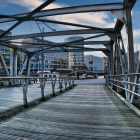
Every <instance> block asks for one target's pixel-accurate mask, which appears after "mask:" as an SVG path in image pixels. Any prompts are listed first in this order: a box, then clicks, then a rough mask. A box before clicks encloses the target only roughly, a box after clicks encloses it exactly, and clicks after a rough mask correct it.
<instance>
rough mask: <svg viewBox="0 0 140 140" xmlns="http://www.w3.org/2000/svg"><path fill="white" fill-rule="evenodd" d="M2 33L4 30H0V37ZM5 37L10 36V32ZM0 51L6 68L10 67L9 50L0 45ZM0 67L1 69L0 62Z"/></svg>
mask: <svg viewBox="0 0 140 140" xmlns="http://www.w3.org/2000/svg"><path fill="white" fill-rule="evenodd" d="M4 32H5V31H4V30H0V35H2V34H3V33H4ZM6 36H11V32H10V33H8V34H7V35H6ZM0 50H1V52H2V54H3V57H4V60H5V63H6V65H7V67H10V48H9V47H6V46H4V45H1V44H0ZM0 67H1V62H0Z"/></svg>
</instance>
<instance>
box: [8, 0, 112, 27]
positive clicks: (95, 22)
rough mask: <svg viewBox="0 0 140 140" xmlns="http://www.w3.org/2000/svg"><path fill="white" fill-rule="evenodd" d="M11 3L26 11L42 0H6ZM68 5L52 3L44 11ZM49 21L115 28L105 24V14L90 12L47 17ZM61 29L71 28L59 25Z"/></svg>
mask: <svg viewBox="0 0 140 140" xmlns="http://www.w3.org/2000/svg"><path fill="white" fill-rule="evenodd" d="M8 1H9V2H11V3H14V4H18V5H20V6H24V7H27V8H28V10H30V11H31V10H33V9H35V8H36V7H38V6H39V5H41V4H42V3H43V2H44V0H34V2H32V1H29V0H8ZM67 6H68V5H66V4H62V3H52V4H50V5H48V6H47V7H46V8H44V9H54V8H62V7H67ZM47 18H48V19H51V20H58V21H63V22H70V23H77V24H85V25H90V26H95V27H103V26H104V28H107V27H110V28H113V27H114V26H115V22H113V23H107V22H106V19H108V18H109V15H108V14H107V12H90V13H77V14H66V15H57V16H49V17H47ZM59 27H60V28H61V29H68V28H69V29H73V28H74V27H73V26H64V25H59Z"/></svg>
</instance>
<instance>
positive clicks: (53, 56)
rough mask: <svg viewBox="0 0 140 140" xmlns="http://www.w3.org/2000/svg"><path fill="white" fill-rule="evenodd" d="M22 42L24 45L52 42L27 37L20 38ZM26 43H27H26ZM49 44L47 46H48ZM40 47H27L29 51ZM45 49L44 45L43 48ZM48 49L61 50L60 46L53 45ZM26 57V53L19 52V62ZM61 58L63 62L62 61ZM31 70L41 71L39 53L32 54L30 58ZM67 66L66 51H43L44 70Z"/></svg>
mask: <svg viewBox="0 0 140 140" xmlns="http://www.w3.org/2000/svg"><path fill="white" fill-rule="evenodd" d="M22 43H23V44H24V45H28V43H37V44H42V43H43V44H49V43H53V42H50V41H48V40H43V41H42V39H39V38H27V39H24V40H22ZM26 43H27V44H26ZM48 47H49V46H47V48H48ZM40 49H41V48H37V47H36V48H28V50H30V51H37V50H40ZM43 49H45V47H44V48H43ZM48 50H61V48H60V47H55V48H52V49H48ZM25 57H26V54H25V53H23V52H21V56H20V59H21V64H22V62H23V61H24V59H25ZM62 60H63V63H62ZM30 64H31V71H32V72H37V71H41V65H42V64H41V53H37V54H36V55H34V56H33V57H32V58H31V60H30ZM67 67H68V62H67V53H66V52H60V53H44V70H52V69H58V68H67Z"/></svg>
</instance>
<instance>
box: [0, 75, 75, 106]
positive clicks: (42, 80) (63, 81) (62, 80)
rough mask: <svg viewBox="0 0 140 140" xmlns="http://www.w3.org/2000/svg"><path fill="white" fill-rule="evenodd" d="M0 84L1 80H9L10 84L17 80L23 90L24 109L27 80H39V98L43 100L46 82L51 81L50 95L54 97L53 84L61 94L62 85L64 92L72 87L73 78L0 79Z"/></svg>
mask: <svg viewBox="0 0 140 140" xmlns="http://www.w3.org/2000/svg"><path fill="white" fill-rule="evenodd" d="M0 79H1V82H3V80H9V81H10V82H13V83H14V82H16V81H17V79H18V80H19V81H20V82H21V84H22V88H23V104H24V106H25V107H27V106H28V102H27V90H28V85H29V80H31V79H39V82H40V88H41V98H42V99H45V96H44V88H45V84H46V81H48V80H49V81H51V85H52V94H53V95H55V84H56V82H58V84H59V88H60V92H62V84H64V85H65V90H67V88H68V86H69V87H70V86H71V85H74V81H75V78H73V77H10V76H9V77H0Z"/></svg>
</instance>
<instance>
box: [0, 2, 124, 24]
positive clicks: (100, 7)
mask: <svg viewBox="0 0 140 140" xmlns="http://www.w3.org/2000/svg"><path fill="white" fill-rule="evenodd" d="M123 8H124V7H123V5H122V3H108V4H97V5H84V6H73V7H64V8H57V9H51V10H42V11H40V12H37V13H36V14H34V15H33V17H34V18H37V17H45V16H54V15H63V14H73V13H83V12H97V11H110V10H121V9H123ZM28 14H29V13H22V14H17V15H12V16H14V17H26V16H27V15H28ZM25 20H29V19H26V18H25ZM10 21H15V18H1V19H0V23H3V22H10Z"/></svg>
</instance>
